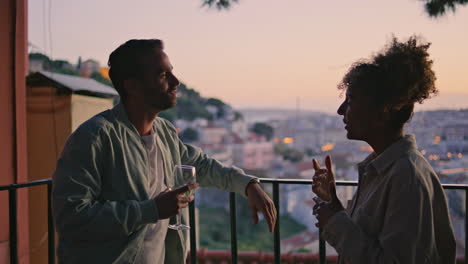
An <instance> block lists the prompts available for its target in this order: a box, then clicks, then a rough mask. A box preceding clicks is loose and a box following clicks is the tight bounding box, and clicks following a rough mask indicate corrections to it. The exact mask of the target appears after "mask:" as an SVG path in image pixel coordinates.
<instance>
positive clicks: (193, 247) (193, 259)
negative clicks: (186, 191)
mask: <svg viewBox="0 0 468 264" xmlns="http://www.w3.org/2000/svg"><path fill="white" fill-rule="evenodd" d="M189 215H190V217H189V222H190V264H196V263H197V229H196V223H195V200H194V201H192V202H191V203H189Z"/></svg>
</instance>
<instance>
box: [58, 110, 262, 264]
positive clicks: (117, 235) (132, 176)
mask: <svg viewBox="0 0 468 264" xmlns="http://www.w3.org/2000/svg"><path fill="white" fill-rule="evenodd" d="M154 129H155V131H156V133H157V135H158V137H157V138H158V139H157V144H158V146H160V148H161V152H162V153H163V164H164V171H165V176H166V177H165V181H166V184H167V185H168V186H170V185H173V183H174V178H173V175H174V174H173V168H174V165H176V164H186V165H193V166H195V167H196V170H197V181H198V182H199V183H200V185H201V186H211V187H215V188H218V189H221V190H226V191H234V192H237V193H239V194H241V195H244V196H245V188H246V186H247V184H248V183H249V182H250V181H251V180H252V179H253V177H252V176H249V175H246V174H245V173H244V172H243V171H242V170H241V169H238V168H235V167H225V166H223V165H222V164H221V163H219V162H218V161H216V160H214V159H211V158H209V157H207V156H206V155H205V154H204V153H203V152H202V151H201V150H200V149H199V148H196V147H193V146H191V145H188V144H184V143H182V142H181V141H180V140H179V138H178V136H177V132H176V130H175V128H174V127H173V126H172V124H171V123H169V122H168V121H166V120H164V119H161V118H156V120H155V122H154ZM148 177H149V165H148V154H147V152H146V150H145V147H144V143H143V141H142V139H141V137H140V136H139V134H138V132H137V130H136V129H135V127H134V126H133V125H132V124H131V123H130V122H129V120H128V118H127V114H126V112H125V108H124V107H123V105H122V104H119V105H117V106H115V107H114V108H113V109H112V110H107V111H104V112H102V113H100V114H98V115H96V116H94V117H93V118H91V119H89V120H88V121H86V122H85V123H83V124H82V125H81V126H80V127H79V128H78V129H77V130H76V131H75V132H74V133H73V134H72V135H71V136H70V137H69V139H68V141H67V143H66V145H65V147H64V149H63V152H62V154H61V156H60V158H59V160H58V161H57V168H56V171H55V173H54V175H53V191H52V199H53V200H52V204H53V214H54V221H55V226H56V230H57V232H58V234H59V241H58V249H57V255H58V259H59V262H60V263H67V264H68V263H71V264H73V263H80V264H81V263H87V264H91V263H99V264H103V263H139V257H140V253H141V249H142V246H143V240H144V237H145V233H146V228H147V226H148V225H147V224H149V223H155V222H156V221H158V212H157V208H156V204H155V202H154V201H153V200H151V199H149V197H148V190H149V185H148ZM187 220H188V210H187V209H184V212H183V217H182V222H188V221H187ZM171 221H174V219H171ZM162 239H164V238H162ZM187 239H188V232H182V231H173V230H168V232H167V236H166V238H165V245H166V257H165V259H166V260H165V263H171V264H174V263H185V256H186V254H187V245H188V243H187Z"/></svg>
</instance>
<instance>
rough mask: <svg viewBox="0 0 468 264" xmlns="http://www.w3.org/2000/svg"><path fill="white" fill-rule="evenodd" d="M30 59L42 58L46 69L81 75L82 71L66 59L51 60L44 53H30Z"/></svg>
mask: <svg viewBox="0 0 468 264" xmlns="http://www.w3.org/2000/svg"><path fill="white" fill-rule="evenodd" d="M29 60H41V61H42V67H43V69H44V70H46V71H50V72H56V73H61V74H66V75H73V76H80V73H79V72H78V71H77V70H76V69H75V68H74V67H73V65H71V64H70V63H69V62H68V61H66V60H51V59H50V58H49V57H48V56H46V55H44V54H42V53H29Z"/></svg>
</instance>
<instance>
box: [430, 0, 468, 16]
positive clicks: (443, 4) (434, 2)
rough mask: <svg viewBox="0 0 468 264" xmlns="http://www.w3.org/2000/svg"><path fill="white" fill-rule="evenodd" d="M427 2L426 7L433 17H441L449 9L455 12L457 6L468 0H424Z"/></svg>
mask: <svg viewBox="0 0 468 264" xmlns="http://www.w3.org/2000/svg"><path fill="white" fill-rule="evenodd" d="M423 1H425V2H426V4H425V6H424V8H425V9H426V12H427V13H428V14H429V16H431V17H440V16H443V15H445V14H446V13H447V11H448V10H451V11H452V12H455V10H456V9H457V7H459V6H462V5H466V4H468V0H423Z"/></svg>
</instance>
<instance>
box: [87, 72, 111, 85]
mask: <svg viewBox="0 0 468 264" xmlns="http://www.w3.org/2000/svg"><path fill="white" fill-rule="evenodd" d="M90 78H91V79H94V80H96V81H98V82H100V83H102V84H105V85H108V86H110V87H114V86H113V85H112V82H111V81H110V80H109V79H107V78H106V77H104V76H102V74H101V73H99V72H93V73H91V76H90Z"/></svg>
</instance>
